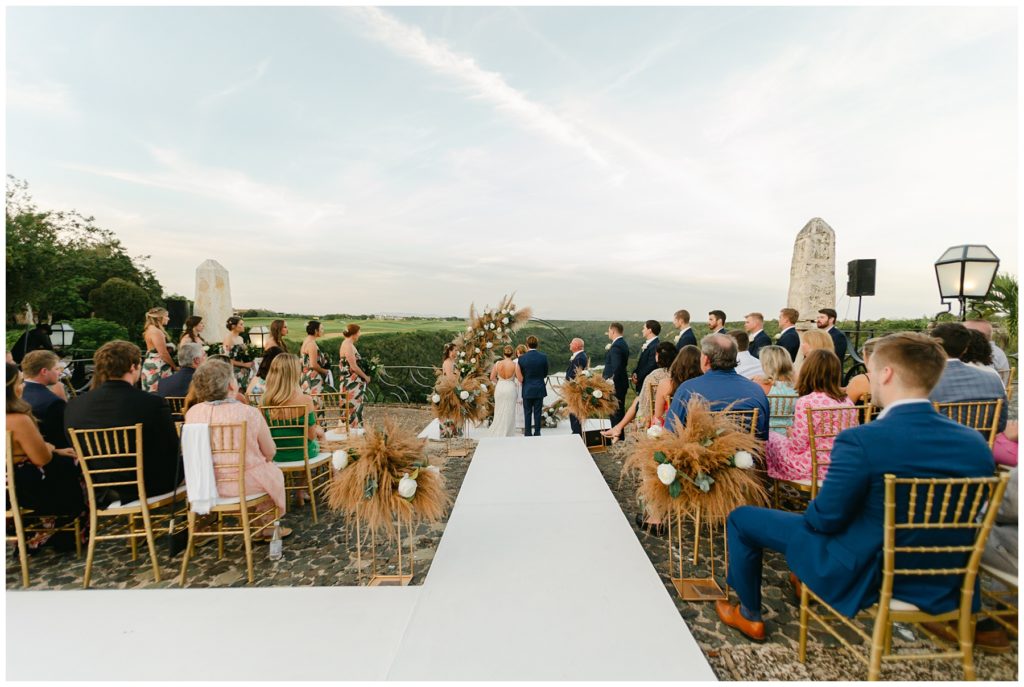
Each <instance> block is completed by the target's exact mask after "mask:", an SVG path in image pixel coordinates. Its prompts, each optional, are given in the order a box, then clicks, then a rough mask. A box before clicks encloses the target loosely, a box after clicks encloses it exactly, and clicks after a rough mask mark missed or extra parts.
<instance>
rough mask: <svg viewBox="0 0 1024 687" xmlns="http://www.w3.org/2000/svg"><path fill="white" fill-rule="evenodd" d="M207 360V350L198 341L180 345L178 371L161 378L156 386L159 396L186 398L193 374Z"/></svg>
mask: <svg viewBox="0 0 1024 687" xmlns="http://www.w3.org/2000/svg"><path fill="white" fill-rule="evenodd" d="M205 360H206V351H204V350H203V347H202V345H200V344H197V343H183V344H181V345H180V346H179V347H178V366H179V367H178V371H177V372H175V373H174V374H172V375H171V376H170V377H164V378H163V379H161V380H160V385H159V386H157V388H156V394H157V396H163V397H164V398H167V397H168V396H177V397H179V398H184V397H185V396H187V395H188V387H189V385H190V384H191V383H192V375H194V374H195V372H196V368H198V367H199V366H200V365H202V364H203V362H204V361H205Z"/></svg>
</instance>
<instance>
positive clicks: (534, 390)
mask: <svg viewBox="0 0 1024 687" xmlns="http://www.w3.org/2000/svg"><path fill="white" fill-rule="evenodd" d="M519 370H520V371H521V372H522V373H523V415H524V420H525V421H526V431H525V432H524V434H525V435H526V436H535V437H539V436H540V425H541V420H540V416H541V412H542V411H543V410H544V397H545V396H547V393H548V388H547V379H548V357H547V356H546V355H545V354H543V353H541V352H540V351H538V350H537V349H535V348H534V349H530V350H529V351H527V352H526V353H523V354H522V355H521V356H519ZM531 430H532V431H531Z"/></svg>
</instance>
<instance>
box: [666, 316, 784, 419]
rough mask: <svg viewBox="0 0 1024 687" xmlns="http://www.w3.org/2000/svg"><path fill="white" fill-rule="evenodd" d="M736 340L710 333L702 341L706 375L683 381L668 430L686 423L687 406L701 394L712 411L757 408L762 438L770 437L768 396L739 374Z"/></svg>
mask: <svg viewBox="0 0 1024 687" xmlns="http://www.w3.org/2000/svg"><path fill="white" fill-rule="evenodd" d="M736 352H737V351H736V341H735V340H734V339H733V338H732V337H731V336H729V335H727V334H708V335H707V336H705V337H704V338H703V339H701V340H700V353H701V356H700V369H701V371H702V372H703V373H704V374H703V375H701V376H700V377H697V378H696V379H691V380H688V381H686V382H683V383H682V384H680V385H679V388H678V389H676V392H675V395H673V396H672V405H671V406H670V407H669V410H668V416H667V417H666V418H665V427H666V428H667V429H669V430H672V429H673V427H674V421H675V420H676V419H678V420H679V421H680V422H681V423H683V425H684V426H685V424H686V404H687V403H688V402H689V401H690V396H692V395H694V394H697V395H699V396H701V397H703V398H704V399H705V400H706V401H708V402H709V403H710V404H711V409H712V410H723V409H724V408H725V407H726V406H729V405H732V409H733V410H751V409H754V408H756V409H757V410H758V413H757V427H756V435H757V438H758V439H767V438H768V417H769V409H768V397H767V396H766V395H765V393H764V390H763V389H762V388H761V387H760V386H758V385H757V384H755V383H754V382H752V381H750V380H749V379H746V378H745V377H741V376H739V375H738V374H736Z"/></svg>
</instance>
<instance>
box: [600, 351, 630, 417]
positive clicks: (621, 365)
mask: <svg viewBox="0 0 1024 687" xmlns="http://www.w3.org/2000/svg"><path fill="white" fill-rule="evenodd" d="M628 364H629V344H627V343H626V340H625V339H624V338H622V337H621V336H620V337H619V338H617V339H615V341H613V342H612V347H611V348H609V349H608V350H607V351H606V352H605V354H604V372H603V373H602V374H601V376H602V377H604V378H605V379H610V380H612V384H613V385H614V386H615V398H617V399H619V408H618V410H616V411H615V412H614V413H613V414H612V416H611V423H612V427H614V426H615V425H617V424H618V423H619V421H620V420H621V419H622V417H623V416H624V415H625V414H626V392H628V391H629V380H628V379H627V378H626V366H627V365H628Z"/></svg>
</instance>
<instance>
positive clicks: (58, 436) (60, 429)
mask: <svg viewBox="0 0 1024 687" xmlns="http://www.w3.org/2000/svg"><path fill="white" fill-rule="evenodd" d="M59 363H60V359H59V358H58V357H57V354H56V353H54V352H53V351H46V350H37V351H30V352H29V354H28V355H26V356H25V357H24V359H22V361H21V371H22V373H24V375H25V392H24V399H25V400H26V401H27V402H28V404H29V405H31V406H32V414H33V415H34V416H35V418H36V420H38V421H39V431H40V432H41V433H42V435H43V439H45V440H46V441H48V442H49V443H51V444H53V445H54V446H55V447H57V448H69V447H70V446H71V442H70V441H68V438H67V435H65V434H64V408H65V406H67V401H66V400H65V399H64V398H62V397H60V396H58V395H57V394H55V393H53V392H52V391H50V387H51V386H52V385H54V384H57V380H58V379H59V378H60V366H59Z"/></svg>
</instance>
